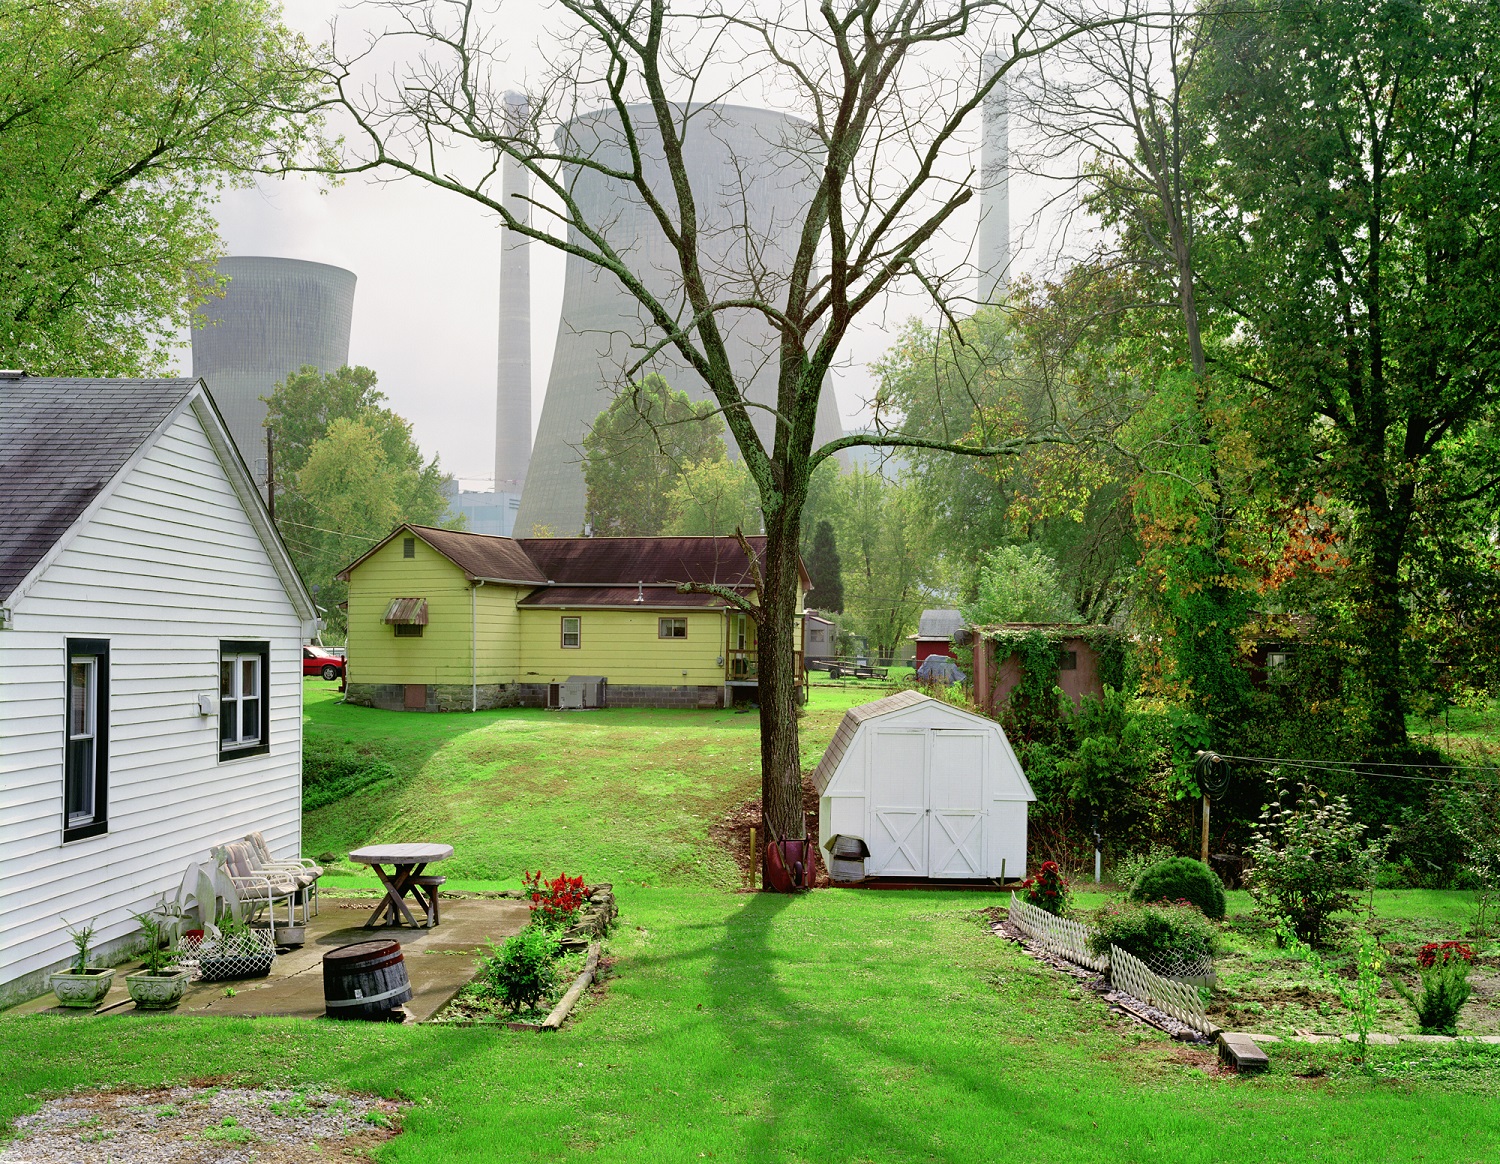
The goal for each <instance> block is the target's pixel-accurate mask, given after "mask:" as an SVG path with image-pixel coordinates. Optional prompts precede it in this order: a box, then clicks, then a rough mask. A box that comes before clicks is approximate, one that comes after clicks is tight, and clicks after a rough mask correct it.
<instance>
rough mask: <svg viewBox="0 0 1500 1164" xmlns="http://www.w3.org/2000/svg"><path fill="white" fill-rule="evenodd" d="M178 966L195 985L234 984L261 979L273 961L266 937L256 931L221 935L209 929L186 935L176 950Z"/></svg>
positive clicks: (268, 937) (274, 953) (268, 938)
mask: <svg viewBox="0 0 1500 1164" xmlns="http://www.w3.org/2000/svg"><path fill="white" fill-rule="evenodd" d="M178 951H179V954H180V958H179V961H180V964H181V965H182V967H183V968H184V969H187V970H190V971H191V972H192V977H193V980H194V981H197V982H237V981H239V980H240V979H241V978H264V977H265V976H266V975H267V974H269V973H270V972H271V964H272V963H273V962H275V960H276V947H275V946H274V945H273V944H272V943H271V938H270V935H268V934H266V933H263V932H262V931H260V930H240V931H237V932H233V933H228V934H221V933H220V932H219V931H218V930H216V929H214V928H213V927H212V926H210V927H206V928H205V930H204V931H203V933H202V934H201V935H197V934H189V935H188V936H187V937H185V938H183V939H182V942H181V944H180V945H179V947H178Z"/></svg>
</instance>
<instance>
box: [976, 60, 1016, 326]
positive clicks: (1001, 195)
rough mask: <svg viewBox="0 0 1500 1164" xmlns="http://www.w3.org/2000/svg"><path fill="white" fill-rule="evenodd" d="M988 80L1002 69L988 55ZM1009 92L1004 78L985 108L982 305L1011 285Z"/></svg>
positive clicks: (981, 176)
mask: <svg viewBox="0 0 1500 1164" xmlns="http://www.w3.org/2000/svg"><path fill="white" fill-rule="evenodd" d="M982 68H983V70H984V74H983V75H984V77H985V78H986V79H988V78H990V77H993V76H994V75H995V74H996V73H997V72H999V70H1000V58H999V57H996V56H992V55H990V54H988V53H986V54H985V56H984V58H983V65H982ZM1009 123H1010V92H1009V90H1008V89H1007V88H1006V84H1005V79H1004V78H1003V77H1002V78H1001V79H1000V80H999V81H997V82H996V83H995V87H994V88H993V89H991V90H990V91H989V94H988V95H987V96H986V97H985V99H984V104H983V106H982V125H983V137H982V138H981V139H980V147H979V183H980V188H979V244H978V260H979V261H978V267H979V302H980V303H981V304H985V303H997V302H999V301H1000V300H1001V299H1003V298H1004V297H1005V288H1006V285H1007V284H1008V283H1009V282H1010V124H1009Z"/></svg>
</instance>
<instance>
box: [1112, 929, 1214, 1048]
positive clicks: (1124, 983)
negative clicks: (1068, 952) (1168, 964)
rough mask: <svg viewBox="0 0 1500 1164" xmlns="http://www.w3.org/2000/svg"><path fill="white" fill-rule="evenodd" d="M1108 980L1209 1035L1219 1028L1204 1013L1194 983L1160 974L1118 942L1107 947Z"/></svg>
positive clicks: (1199, 995)
mask: <svg viewBox="0 0 1500 1164" xmlns="http://www.w3.org/2000/svg"><path fill="white" fill-rule="evenodd" d="M1109 980H1110V982H1111V983H1113V984H1114V985H1115V986H1118V987H1119V988H1120V989H1121V990H1123V991H1125V993H1126V994H1129V995H1133V996H1134V997H1136V998H1139V999H1140V1000H1141V1001H1142V1002H1149V1003H1150V1004H1151V1005H1152V1006H1154V1007H1156V1009H1157V1010H1160V1011H1165V1012H1166V1013H1167V1014H1169V1015H1171V1016H1172V1017H1173V1018H1174V1019H1176V1020H1177V1021H1178V1022H1180V1023H1186V1024H1187V1025H1188V1026H1190V1027H1192V1028H1193V1030H1195V1031H1201V1032H1202V1033H1203V1034H1205V1035H1211V1034H1213V1033H1214V1032H1215V1031H1216V1030H1218V1028H1217V1027H1216V1026H1214V1024H1213V1023H1212V1022H1210V1021H1209V1019H1208V1016H1207V1015H1205V1014H1204V1013H1203V996H1202V995H1201V994H1199V993H1198V988H1197V987H1196V986H1190V985H1189V984H1188V983H1186V982H1177V981H1175V980H1174V979H1171V978H1163V977H1162V976H1161V975H1160V974H1157V973H1156V972H1155V971H1154V970H1152V969H1151V967H1149V966H1147V965H1146V963H1144V962H1142V961H1141V960H1140V959H1139V958H1137V957H1136V956H1135V955H1134V954H1130V953H1127V952H1126V951H1124V950H1122V949H1120V947H1119V946H1111V947H1110V948H1109Z"/></svg>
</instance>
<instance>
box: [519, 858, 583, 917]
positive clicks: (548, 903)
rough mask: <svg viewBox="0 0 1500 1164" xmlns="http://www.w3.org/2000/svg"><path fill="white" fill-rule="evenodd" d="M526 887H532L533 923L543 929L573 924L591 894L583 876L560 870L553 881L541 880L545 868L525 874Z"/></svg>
mask: <svg viewBox="0 0 1500 1164" xmlns="http://www.w3.org/2000/svg"><path fill="white" fill-rule="evenodd" d="M522 876H523V878H524V879H525V881H526V888H527V889H529V890H531V923H532V925H538V926H541V927H543V928H544V929H549V930H562V929H567V928H568V926H570V925H572V924H573V922H574V920H575V919H576V918H577V917H578V911H579V910H580V909H582V908H583V902H584V899H585V898H586V897H587V896H588V892H587V890H585V889H584V887H583V878H582V877H569V876H568V875H567V874H566V873H559V874H558V875H557V876H556V877H554V878H553V879H552V880H551V881H543V880H542V871H541V870H540V869H538V870H537V871H536V872H535V873H523V874H522Z"/></svg>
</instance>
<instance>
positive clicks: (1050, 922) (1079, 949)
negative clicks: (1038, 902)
mask: <svg viewBox="0 0 1500 1164" xmlns="http://www.w3.org/2000/svg"><path fill="white" fill-rule="evenodd" d="M1010 920H1011V921H1012V922H1013V923H1014V924H1015V926H1016V928H1017V929H1019V930H1021V931H1022V932H1023V933H1026V934H1029V935H1030V936H1031V937H1033V938H1035V939H1036V940H1037V941H1039V942H1041V943H1042V945H1043V946H1045V947H1046V948H1047V949H1048V950H1050V951H1051V952H1052V953H1054V954H1056V955H1058V957H1061V958H1066V959H1067V960H1068V961H1069V962H1076V963H1077V964H1078V965H1080V966H1087V967H1088V968H1089V969H1090V970H1101V971H1102V970H1108V969H1109V959H1108V958H1101V957H1100V956H1099V955H1097V954H1095V953H1093V952H1092V951H1091V950H1090V949H1089V938H1090V937H1092V936H1093V931H1092V930H1091V929H1089V927H1088V926H1086V925H1080V924H1079V923H1078V922H1076V921H1069V920H1068V919H1067V918H1065V917H1054V916H1053V915H1052V914H1050V913H1048V912H1047V911H1046V910H1045V909H1038V908H1037V907H1036V906H1034V905H1032V904H1031V903H1030V902H1026V901H1022V900H1021V899H1020V898H1019V897H1017V896H1016V895H1015V893H1014V892H1012V893H1011V895H1010Z"/></svg>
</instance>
